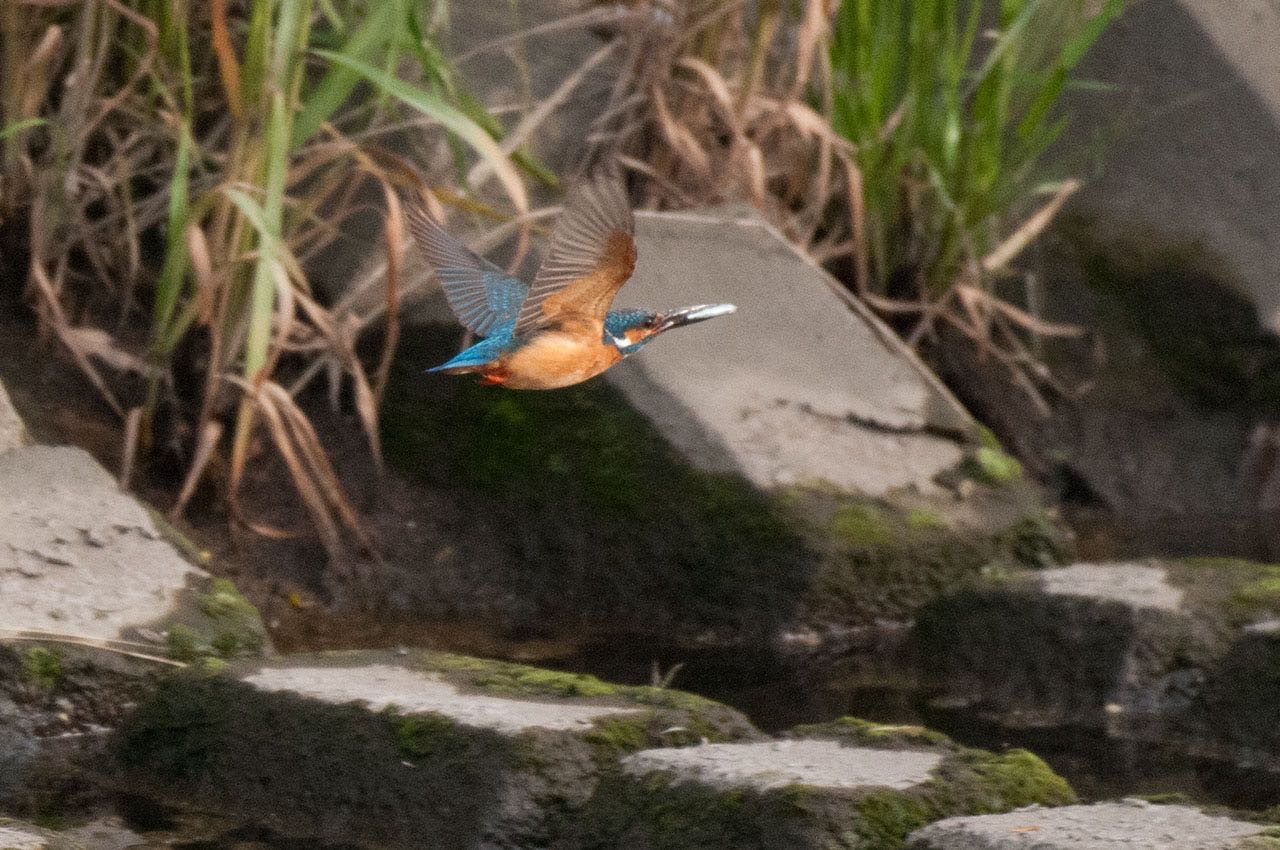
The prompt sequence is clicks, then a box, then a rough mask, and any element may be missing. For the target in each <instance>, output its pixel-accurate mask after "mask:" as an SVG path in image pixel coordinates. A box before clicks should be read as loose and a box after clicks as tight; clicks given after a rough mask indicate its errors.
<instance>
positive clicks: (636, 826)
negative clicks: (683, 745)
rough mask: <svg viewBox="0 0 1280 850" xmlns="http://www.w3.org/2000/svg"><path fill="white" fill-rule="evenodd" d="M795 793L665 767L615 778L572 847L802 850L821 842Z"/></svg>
mask: <svg viewBox="0 0 1280 850" xmlns="http://www.w3.org/2000/svg"><path fill="white" fill-rule="evenodd" d="M801 799H802V798H801V797H800V796H797V795H796V794H793V793H776V792H772V793H760V792H755V791H750V790H745V789H723V788H713V787H710V786H707V785H702V784H701V783H697V782H681V781H677V780H676V779H675V777H673V776H671V775H669V774H665V773H654V774H649V775H647V776H643V777H632V776H626V775H622V774H616V775H612V776H607V777H606V778H605V779H604V780H602V782H601V783H600V785H599V786H598V787H597V789H596V792H595V794H594V795H593V796H592V798H591V799H590V800H589V801H588V802H587V804H586V805H585V806H584V809H583V811H582V812H580V813H579V816H578V817H576V818H575V819H574V823H573V824H572V826H571V827H570V836H568V837H567V840H565V841H564V842H563V844H564V845H565V846H573V847H582V848H593V850H605V848H614V847H644V848H648V850H730V849H732V850H766V848H767V850H801V848H809V847H814V846H820V845H818V844H816V843H815V842H814V841H813V829H812V827H811V826H810V824H808V823H806V822H805V817H804V814H805V813H804V812H803V811H802V810H801V809H799V808H797V803H798V801H800V800H801Z"/></svg>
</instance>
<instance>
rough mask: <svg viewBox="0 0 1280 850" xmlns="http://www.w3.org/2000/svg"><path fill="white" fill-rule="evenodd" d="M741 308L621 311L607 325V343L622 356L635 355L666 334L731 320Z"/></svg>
mask: <svg viewBox="0 0 1280 850" xmlns="http://www.w3.org/2000/svg"><path fill="white" fill-rule="evenodd" d="M737 309H738V308H737V307H735V306H734V305H732V304H699V305H698V306H696V307H685V308H683V309H680V310H671V311H668V312H664V313H652V312H649V311H647V310H621V311H618V312H614V313H610V314H609V315H607V316H606V317H605V321H604V338H605V342H610V343H613V345H615V346H616V347H617V349H618V351H620V352H622V356H623V357H626V356H627V355H629V354H635V353H636V352H637V351H639V350H640V349H641V348H643V347H644V345H645V343H647V342H648V341H649V340H651V339H653V338H654V337H656V336H657V335H658V334H660V333H663V332H664V331H669V330H671V329H672V328H679V327H683V326H685V325H692V324H694V323H696V322H704V321H706V320H707V319H714V318H715V317H716V316H727V315H728V314H730V313H732V312H733V311H735V310H737Z"/></svg>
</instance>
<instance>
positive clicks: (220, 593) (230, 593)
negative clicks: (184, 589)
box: [199, 578, 258, 620]
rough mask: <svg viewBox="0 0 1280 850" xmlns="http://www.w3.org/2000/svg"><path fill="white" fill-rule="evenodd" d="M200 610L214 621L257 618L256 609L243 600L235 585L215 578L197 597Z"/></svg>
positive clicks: (228, 580) (229, 581)
mask: <svg viewBox="0 0 1280 850" xmlns="http://www.w3.org/2000/svg"><path fill="white" fill-rule="evenodd" d="M199 602H200V610H201V611H203V612H204V613H205V614H206V615H207V616H208V617H210V618H211V619H214V620H239V619H241V618H247V617H252V618H257V616H258V609H257V608H255V607H253V603H252V602H250V601H249V600H248V599H245V598H244V596H243V595H242V594H241V593H240V591H239V590H238V589H237V588H236V586H235V584H234V583H233V582H232V581H231V580H230V579H226V578H215V579H213V580H212V581H211V582H209V587H208V589H207V590H205V592H204V593H202V594H200V597H199Z"/></svg>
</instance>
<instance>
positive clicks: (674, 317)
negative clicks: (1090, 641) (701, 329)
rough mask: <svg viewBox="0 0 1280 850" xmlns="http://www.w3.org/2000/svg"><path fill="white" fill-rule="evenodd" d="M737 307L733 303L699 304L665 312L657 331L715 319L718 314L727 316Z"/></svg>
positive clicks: (660, 331)
mask: <svg viewBox="0 0 1280 850" xmlns="http://www.w3.org/2000/svg"><path fill="white" fill-rule="evenodd" d="M737 309H738V308H737V307H735V306H734V305H733V304H699V305H698V306H697V307H685V308H684V309H683V310H676V311H674V312H672V313H666V314H664V315H663V317H662V322H661V323H659V325H658V328H657V331H656V333H662V332H663V331H669V330H671V329H672V328H679V327H682V326H684V325H692V324H694V323H696V322H705V321H706V320H707V319H714V318H715V317H716V316H727V315H729V314H730V313H732V312H734V311H735V310H737Z"/></svg>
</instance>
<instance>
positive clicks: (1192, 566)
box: [1165, 558, 1280, 628]
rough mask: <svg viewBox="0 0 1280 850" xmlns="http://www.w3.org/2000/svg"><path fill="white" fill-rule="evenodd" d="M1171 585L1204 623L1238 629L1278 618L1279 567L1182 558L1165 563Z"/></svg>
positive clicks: (1238, 561)
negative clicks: (1249, 624) (1176, 587)
mask: <svg viewBox="0 0 1280 850" xmlns="http://www.w3.org/2000/svg"><path fill="white" fill-rule="evenodd" d="M1165 567H1166V570H1167V572H1168V576H1169V581H1170V583H1172V584H1174V585H1176V586H1178V587H1180V588H1182V589H1183V590H1184V591H1185V593H1186V598H1187V607H1189V608H1192V609H1193V610H1196V611H1197V612H1199V614H1200V615H1201V616H1202V617H1204V618H1205V619H1206V620H1207V621H1209V622H1212V623H1218V624H1220V625H1227V626H1230V627H1232V628H1238V627H1239V626H1241V625H1244V624H1246V623H1250V622H1253V621H1255V620H1257V619H1258V618H1259V617H1260V616H1275V615H1280V564H1264V563H1258V562H1256V561H1246V560H1242V559H1238V558H1181V559H1177V560H1170V561H1167V562H1165Z"/></svg>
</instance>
